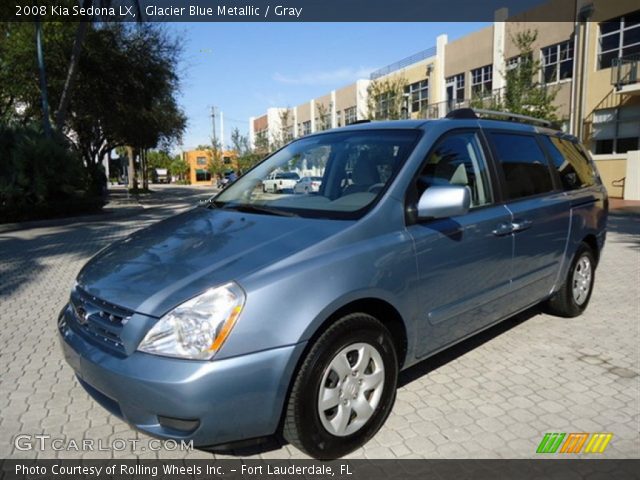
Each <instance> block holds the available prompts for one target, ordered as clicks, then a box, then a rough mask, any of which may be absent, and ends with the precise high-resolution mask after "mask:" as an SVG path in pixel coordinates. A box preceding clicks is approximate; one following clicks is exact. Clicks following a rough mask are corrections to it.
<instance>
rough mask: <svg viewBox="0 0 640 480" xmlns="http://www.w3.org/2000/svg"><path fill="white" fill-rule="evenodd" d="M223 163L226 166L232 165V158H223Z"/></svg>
mask: <svg viewBox="0 0 640 480" xmlns="http://www.w3.org/2000/svg"><path fill="white" fill-rule="evenodd" d="M222 163H224V164H225V165H229V164H230V163H231V157H227V156H224V157H222Z"/></svg>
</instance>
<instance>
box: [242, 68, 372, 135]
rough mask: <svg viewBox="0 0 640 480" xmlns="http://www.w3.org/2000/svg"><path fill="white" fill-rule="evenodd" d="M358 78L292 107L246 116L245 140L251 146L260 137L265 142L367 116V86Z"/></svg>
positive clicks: (337, 125) (334, 126)
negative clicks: (264, 139) (246, 138)
mask: <svg viewBox="0 0 640 480" xmlns="http://www.w3.org/2000/svg"><path fill="white" fill-rule="evenodd" d="M369 83H370V80H367V79H361V80H358V81H356V82H355V83H352V84H351V85H347V86H346V87H342V88H339V89H336V90H332V91H331V92H329V93H327V94H325V95H322V96H320V97H316V98H312V99H311V100H309V101H308V102H305V103H302V104H300V105H296V106H295V107H285V108H269V109H268V110H267V113H266V114H264V115H261V116H259V117H251V118H249V139H250V141H251V145H253V146H254V147H255V146H256V145H257V144H259V143H260V140H259V139H260V137H263V138H266V139H267V140H268V143H269V145H280V144H281V143H283V141H285V140H291V139H293V138H298V137H302V136H304V135H308V134H310V133H314V132H319V131H322V130H328V129H330V128H338V127H342V126H344V125H349V124H351V123H353V122H356V121H358V120H363V119H365V118H367V113H368V112H367V87H368V86H369Z"/></svg>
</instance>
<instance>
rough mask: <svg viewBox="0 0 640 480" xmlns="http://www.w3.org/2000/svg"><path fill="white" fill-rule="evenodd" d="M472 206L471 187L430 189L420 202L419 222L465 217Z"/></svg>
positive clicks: (454, 186) (455, 186) (421, 197)
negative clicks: (428, 219)
mask: <svg viewBox="0 0 640 480" xmlns="http://www.w3.org/2000/svg"><path fill="white" fill-rule="evenodd" d="M470 206H471V194H470V192H469V187H465V186H462V185H448V186H442V187H436V186H434V187H429V188H427V189H426V190H425V191H424V193H423V194H422V195H421V196H420V200H418V220H424V219H427V218H448V217H456V216H458V215H464V214H465V213H467V212H468V211H469V207H470Z"/></svg>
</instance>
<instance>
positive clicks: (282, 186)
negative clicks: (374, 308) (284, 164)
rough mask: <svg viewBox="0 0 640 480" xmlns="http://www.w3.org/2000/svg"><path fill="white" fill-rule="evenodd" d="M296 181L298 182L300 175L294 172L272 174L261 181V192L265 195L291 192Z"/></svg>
mask: <svg viewBox="0 0 640 480" xmlns="http://www.w3.org/2000/svg"><path fill="white" fill-rule="evenodd" d="M298 180H300V175H298V174H297V173H295V172H273V173H271V174H269V176H268V177H267V178H265V179H264V180H263V181H262V190H263V191H264V192H265V193H266V192H273V193H278V192H282V191H284V190H293V187H295V186H296V183H298Z"/></svg>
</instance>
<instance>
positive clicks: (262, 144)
mask: <svg viewBox="0 0 640 480" xmlns="http://www.w3.org/2000/svg"><path fill="white" fill-rule="evenodd" d="M253 151H254V153H257V154H259V155H262V156H266V155H268V154H269V152H270V149H269V137H268V135H267V132H258V133H257V134H256V138H255V140H254V147H253Z"/></svg>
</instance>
